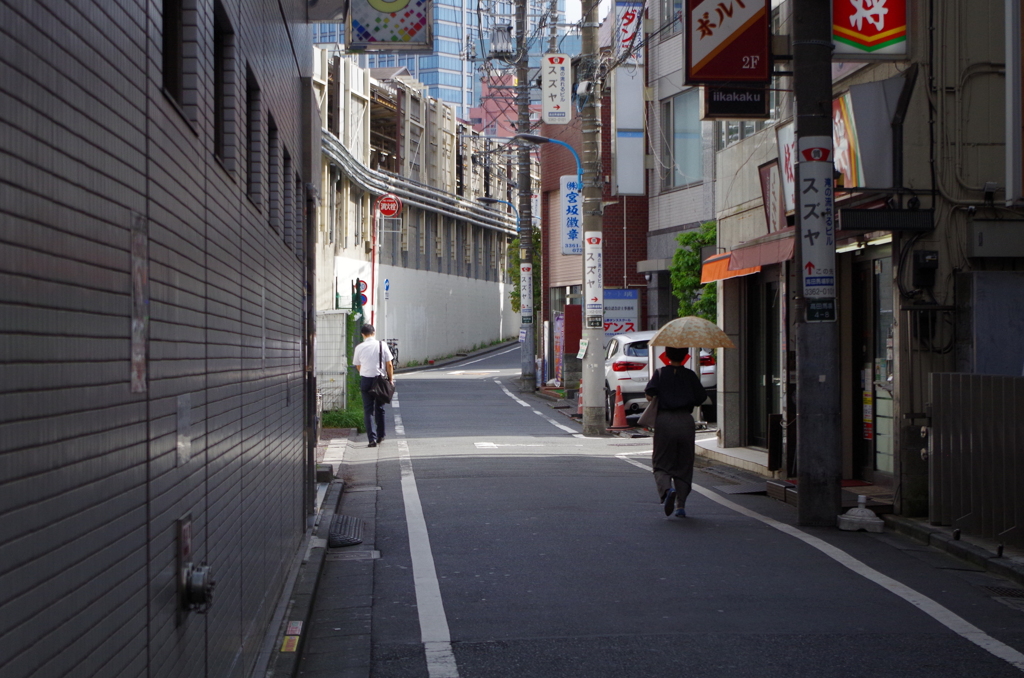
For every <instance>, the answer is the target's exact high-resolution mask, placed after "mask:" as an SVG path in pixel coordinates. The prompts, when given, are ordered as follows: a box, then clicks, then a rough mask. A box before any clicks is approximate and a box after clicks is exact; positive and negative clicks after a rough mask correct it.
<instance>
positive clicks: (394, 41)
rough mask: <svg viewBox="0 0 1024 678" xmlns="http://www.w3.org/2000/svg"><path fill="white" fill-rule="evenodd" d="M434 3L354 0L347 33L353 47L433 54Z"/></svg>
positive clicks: (425, 0) (366, 49)
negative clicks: (432, 18)
mask: <svg viewBox="0 0 1024 678" xmlns="http://www.w3.org/2000/svg"><path fill="white" fill-rule="evenodd" d="M433 4H434V3H433V0H391V1H389V0H352V1H351V2H350V3H349V17H348V19H349V20H348V26H347V27H346V28H347V32H346V34H345V40H346V42H347V43H348V48H349V50H351V51H356V52H358V51H366V52H401V51H404V52H410V51H414V52H423V53H425V54H429V53H432V52H433V49H434V37H433V34H432V29H431V24H432V21H431V16H430V15H431V13H432V9H433Z"/></svg>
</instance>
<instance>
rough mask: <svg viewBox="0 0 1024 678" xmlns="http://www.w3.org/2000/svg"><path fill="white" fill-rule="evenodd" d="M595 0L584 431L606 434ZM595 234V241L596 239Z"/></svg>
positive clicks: (588, 3)
mask: <svg viewBox="0 0 1024 678" xmlns="http://www.w3.org/2000/svg"><path fill="white" fill-rule="evenodd" d="M597 12H598V0H583V8H582V15H583V30H582V38H583V45H582V54H581V55H580V65H579V73H578V75H577V78H576V81H577V83H578V88H577V100H579V101H581V102H582V108H581V111H580V121H581V124H582V126H583V153H582V154H581V159H580V162H581V164H582V165H583V238H584V250H583V339H584V340H585V341H587V352H586V353H585V354H584V357H583V435H585V436H600V435H603V434H604V433H605V421H604V354H603V351H602V350H601V349H602V346H603V344H604V267H603V265H602V261H601V257H602V248H603V240H604V234H603V221H602V208H601V197H602V185H603V184H602V181H601V116H600V109H599V106H600V104H601V85H602V82H601V79H602V74H601V73H600V68H599V67H600V58H599V54H598V51H599V46H598V36H597V29H598V16H597ZM595 239H596V242H595Z"/></svg>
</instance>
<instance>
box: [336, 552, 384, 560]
mask: <svg viewBox="0 0 1024 678" xmlns="http://www.w3.org/2000/svg"><path fill="white" fill-rule="evenodd" d="M378 558H380V551H331V552H329V553H328V554H327V555H326V556H324V559H325V560H329V561H332V562H337V561H349V560H377V559H378Z"/></svg>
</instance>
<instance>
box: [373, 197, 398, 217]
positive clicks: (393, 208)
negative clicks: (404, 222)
mask: <svg viewBox="0 0 1024 678" xmlns="http://www.w3.org/2000/svg"><path fill="white" fill-rule="evenodd" d="M377 211H379V212H380V215H381V216H382V217H385V218H392V217H397V216H398V215H399V214H401V213H402V201H401V200H400V199H399V197H398V196H397V195H395V194H394V193H385V194H384V195H382V196H381V197H380V198H378V199H377Z"/></svg>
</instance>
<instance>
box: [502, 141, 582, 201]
mask: <svg viewBox="0 0 1024 678" xmlns="http://www.w3.org/2000/svg"><path fill="white" fill-rule="evenodd" d="M512 139H513V140H516V139H519V140H520V141H528V142H530V143H531V144H538V145H540V144H547V143H552V144H558V145H559V146H565V147H566V148H568V149H569V152H570V153H572V157H573V160H575V161H576V184H577V186H578V187H579V190H580V191H581V192H582V191H583V164H582V163H581V162H580V156H579V154H578V153H577V152H576V149H575V148H573V147H572V146H570V145H569V144H567V143H565V142H564V141H561V140H560V139H552V138H551V137H542V136H541V135H539V134H528V133H526V132H521V133H519V134H517V135H515V136H514V137H512Z"/></svg>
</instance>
